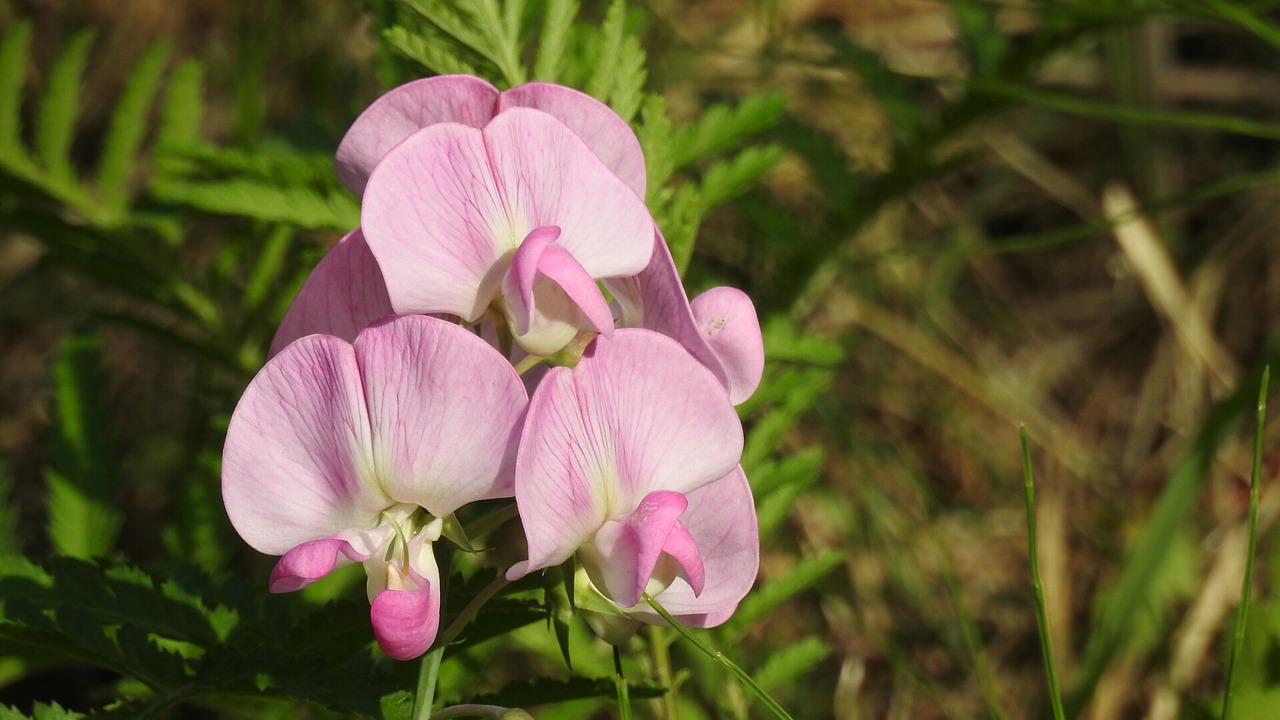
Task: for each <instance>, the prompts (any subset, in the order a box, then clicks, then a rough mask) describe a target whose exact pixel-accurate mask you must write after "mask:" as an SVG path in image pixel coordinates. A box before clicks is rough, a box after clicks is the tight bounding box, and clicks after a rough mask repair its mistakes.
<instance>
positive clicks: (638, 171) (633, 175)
mask: <svg viewBox="0 0 1280 720" xmlns="http://www.w3.org/2000/svg"><path fill="white" fill-rule="evenodd" d="M511 107H527V108H533V109H535V110H541V111H543V112H545V113H547V114H549V115H551V116H553V117H555V118H556V119H557V120H559V121H560V122H562V123H564V124H565V125H567V126H568V127H569V129H570V130H572V131H573V132H574V133H575V134H576V135H577V136H578V137H580V138H582V141H583V142H585V143H586V144H587V147H590V148H591V150H592V151H593V152H595V154H596V155H597V156H598V157H599V158H600V160H601V161H603V162H604V164H605V165H606V166H607V167H608V168H609V169H610V170H612V171H613V173H614V174H615V175H617V176H618V177H619V178H621V179H622V181H623V182H625V183H626V184H627V186H628V187H630V188H631V189H632V190H633V191H634V192H635V194H636V195H638V196H640V197H642V198H643V197H644V194H645V167H644V152H643V151H642V150H641V149H640V141H639V140H638V139H637V138H636V134H635V133H634V132H632V130H631V126H629V125H627V122H626V121H625V120H623V119H622V118H621V117H620V116H619V115H618V114H617V113H615V112H614V111H613V110H612V109H611V108H610V107H609V106H608V105H605V104H604V103H602V102H600V101H599V100H597V99H595V98H593V97H591V96H590V95H587V94H586V93H582V92H579V91H577V90H574V89H573V88H568V87H565V86H563V85H556V84H555V83H546V82H531V83H526V84H524V85H520V86H517V87H513V88H511V89H510V90H507V91H506V92H504V93H502V95H501V96H500V97H499V98H498V112H502V111H503V110H506V109H507V108H511ZM495 114H496V113H495Z"/></svg>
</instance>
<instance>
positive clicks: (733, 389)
mask: <svg viewBox="0 0 1280 720" xmlns="http://www.w3.org/2000/svg"><path fill="white" fill-rule="evenodd" d="M654 234H655V237H654V248H653V256H652V257H651V258H650V259H649V265H648V266H647V267H645V269H644V270H643V271H641V272H640V273H638V274H636V275H635V276H633V277H629V278H619V279H614V280H609V281H606V283H605V284H606V285H607V286H608V288H609V290H610V292H612V293H613V296H614V299H615V301H616V303H617V305H618V307H619V311H620V312H619V314H620V316H621V317H620V319H619V325H620V326H621V327H635V328H645V329H648V330H653V331H655V332H659V333H662V334H663V335H666V336H667V337H669V338H672V339H674V340H675V341H676V342H678V343H680V344H681V345H682V346H684V348H685V349H686V350H688V351H689V353H690V354H691V355H693V356H694V357H695V358H697V360H698V362H700V363H702V364H703V365H704V366H706V368H707V369H709V370H710V371H711V372H712V374H714V375H715V376H716V379H717V380H719V381H720V384H721V385H723V386H724V388H725V390H726V391H727V392H728V393H729V398H730V399H731V400H732V401H733V404H734V405H737V404H739V403H742V402H744V401H745V400H746V399H747V398H749V397H751V395H752V393H754V392H755V391H756V388H757V387H759V386H760V378H761V377H762V376H763V374H764V340H763V338H762V337H761V335H760V321H759V320H758V319H757V317H756V309H755V306H754V305H753V304H752V303H751V298H749V297H747V295H746V293H744V292H742V291H741V290H736V289H734V288H730V287H716V288H711V289H710V290H708V291H706V292H704V293H702V294H701V295H699V296H698V297H696V298H694V299H693V302H692V303H690V302H689V299H688V296H687V295H685V292H684V286H682V285H681V284H680V274H679V273H678V272H677V271H676V265H675V262H674V261H673V260H672V259H671V251H670V250H668V249H667V243H666V240H664V239H663V238H662V235H661V234H660V233H657V232H656V231H655V233H654Z"/></svg>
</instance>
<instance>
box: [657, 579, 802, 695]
mask: <svg viewBox="0 0 1280 720" xmlns="http://www.w3.org/2000/svg"><path fill="white" fill-rule="evenodd" d="M644 601H645V602H647V603H649V606H650V607H652V608H653V609H654V612H656V613H658V614H659V615H661V616H662V619H663V620H666V621H667V624H669V625H670V626H671V627H673V628H675V629H676V632H678V633H680V634H681V635H683V636H684V639H685V640H688V641H689V642H691V643H693V646H694V647H696V648H698V649H699V650H701V651H702V653H703V654H704V655H706V656H707V657H709V658H711V659H712V660H715V661H716V662H717V663H719V664H720V665H721V666H722V667H724V668H725V669H726V670H728V671H729V673H730V674H731V675H733V676H734V677H735V678H737V679H738V682H740V683H742V684H743V685H745V686H746V687H747V689H748V690H750V691H751V693H752V694H753V695H755V696H756V697H757V698H758V699H759V700H760V702H762V703H764V706H765V707H767V708H769V711H770V712H772V713H773V716H774V717H776V718H780V719H781V720H792V717H791V716H790V715H789V714H787V711H786V710H783V709H782V706H781V705H779V704H778V701H776V700H774V699H773V698H772V697H769V693H767V692H765V691H764V688H762V687H760V686H759V685H757V684H756V682H755V681H754V680H752V679H751V676H750V675H748V674H747V672H746V671H745V670H743V669H742V668H740V667H738V664H737V663H735V662H734V661H732V660H730V659H729V658H727V657H725V656H724V653H722V652H720V651H719V650H712V649H711V648H709V647H707V646H706V645H703V644H702V643H701V642H700V641H699V640H698V638H697V637H696V636H694V634H693V633H691V632H689V628H687V627H685V626H684V625H682V624H681V623H680V622H679V621H678V620H676V619H675V618H673V617H671V613H669V612H667V609H666V608H664V607H662V606H661V605H659V604H658V601H657V600H654V599H653V597H652V596H651V595H649V593H645V594H644Z"/></svg>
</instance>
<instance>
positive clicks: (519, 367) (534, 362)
mask: <svg viewBox="0 0 1280 720" xmlns="http://www.w3.org/2000/svg"><path fill="white" fill-rule="evenodd" d="M544 362H546V358H545V357H543V356H541V355H529V356H527V357H525V359H523V360H521V361H520V362H518V363H516V374H517V375H524V374H525V373H527V372H529V371H530V370H532V369H533V368H535V367H537V366H539V365H541V364H542V363H544Z"/></svg>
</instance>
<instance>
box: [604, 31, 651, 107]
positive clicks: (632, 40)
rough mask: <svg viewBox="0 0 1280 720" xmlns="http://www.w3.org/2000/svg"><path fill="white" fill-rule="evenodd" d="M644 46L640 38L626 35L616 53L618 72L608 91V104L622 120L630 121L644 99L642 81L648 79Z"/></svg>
mask: <svg viewBox="0 0 1280 720" xmlns="http://www.w3.org/2000/svg"><path fill="white" fill-rule="evenodd" d="M646 63H647V61H646V58H645V54H644V48H642V47H640V39H639V38H637V37H635V36H632V35H628V36H627V37H625V38H623V40H622V49H621V50H620V52H619V53H618V72H617V75H616V77H615V79H614V83H613V92H611V93H609V105H610V106H611V107H612V108H613V111H614V112H616V113H618V115H620V116H621V117H622V119H623V120H626V121H627V122H631V120H632V119H633V118H634V117H635V115H636V111H637V110H639V109H640V103H641V102H642V101H643V99H644V83H645V81H646V80H648V79H649V71H648V70H647V69H646V66H647V65H646Z"/></svg>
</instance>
